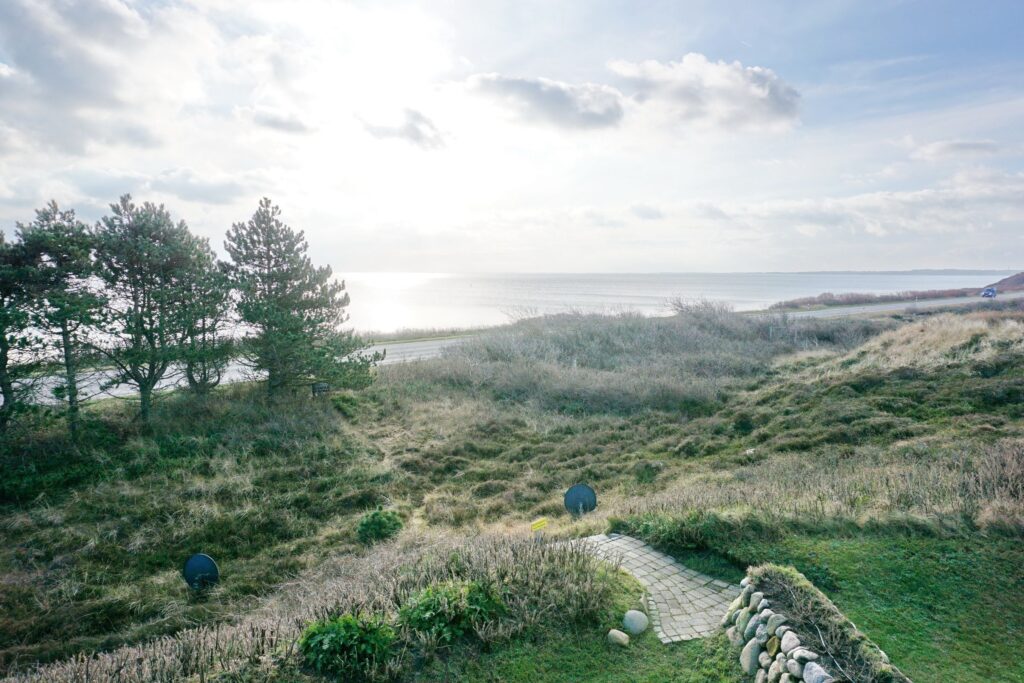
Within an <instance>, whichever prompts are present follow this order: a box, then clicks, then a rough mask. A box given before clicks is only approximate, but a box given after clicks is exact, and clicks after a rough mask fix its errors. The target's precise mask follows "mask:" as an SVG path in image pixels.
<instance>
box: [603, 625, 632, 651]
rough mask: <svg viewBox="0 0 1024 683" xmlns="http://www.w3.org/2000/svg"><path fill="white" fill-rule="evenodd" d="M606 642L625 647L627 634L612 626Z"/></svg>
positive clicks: (627, 638) (627, 643) (627, 639)
mask: <svg viewBox="0 0 1024 683" xmlns="http://www.w3.org/2000/svg"><path fill="white" fill-rule="evenodd" d="M608 642H609V643H610V644H611V645H618V646H620V647H626V646H627V645H629V636H627V635H626V634H625V633H623V632H622V631H620V630H619V629H617V628H613V629H612V630H611V631H608Z"/></svg>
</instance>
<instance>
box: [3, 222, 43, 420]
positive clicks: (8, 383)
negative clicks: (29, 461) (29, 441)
mask: <svg viewBox="0 0 1024 683" xmlns="http://www.w3.org/2000/svg"><path fill="white" fill-rule="evenodd" d="M32 281H33V273H32V268H31V264H30V262H29V259H28V257H27V254H26V251H25V249H24V245H22V244H21V243H20V242H16V243H13V244H11V243H8V242H6V241H5V239H4V236H3V233H0V399H3V404H2V405H0V434H3V433H5V432H6V431H7V429H8V428H9V426H10V424H11V420H12V419H13V418H14V416H15V415H16V414H17V413H19V412H22V411H24V410H26V409H27V408H28V407H29V405H30V401H31V399H32V396H33V393H34V387H33V378H34V377H35V376H36V374H35V371H36V370H37V369H38V368H39V366H40V365H41V364H42V340H41V339H40V337H39V335H38V334H36V333H35V332H34V331H33V329H32V327H31V316H30V310H31V309H30V307H31V303H32V296H31V283H32Z"/></svg>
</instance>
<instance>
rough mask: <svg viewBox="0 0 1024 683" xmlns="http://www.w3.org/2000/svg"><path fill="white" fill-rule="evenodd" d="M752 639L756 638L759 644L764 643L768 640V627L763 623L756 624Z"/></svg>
mask: <svg viewBox="0 0 1024 683" xmlns="http://www.w3.org/2000/svg"><path fill="white" fill-rule="evenodd" d="M754 639H755V640H757V642H758V644H759V645H764V644H765V643H767V642H768V629H767V627H765V625H764V624H758V625H757V629H756V630H755V631H754ZM769 656H770V655H769Z"/></svg>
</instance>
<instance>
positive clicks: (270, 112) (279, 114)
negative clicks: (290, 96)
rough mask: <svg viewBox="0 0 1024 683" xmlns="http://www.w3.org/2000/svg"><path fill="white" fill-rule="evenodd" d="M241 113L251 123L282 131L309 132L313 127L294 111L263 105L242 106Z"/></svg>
mask: <svg viewBox="0 0 1024 683" xmlns="http://www.w3.org/2000/svg"><path fill="white" fill-rule="evenodd" d="M240 112H241V113H243V114H245V115H247V116H249V117H250V118H251V119H252V121H253V123H255V124H256V125H258V126H263V127H264V128H270V129H272V130H277V131H281V132H282V133H309V132H311V131H312V130H313V127H312V126H310V125H309V124H308V123H306V122H305V121H303V120H302V118H301V117H300V116H299V115H298V114H296V113H294V112H288V111H282V110H279V109H274V108H271V107H265V106H255V107H250V108H243V109H241V110H240Z"/></svg>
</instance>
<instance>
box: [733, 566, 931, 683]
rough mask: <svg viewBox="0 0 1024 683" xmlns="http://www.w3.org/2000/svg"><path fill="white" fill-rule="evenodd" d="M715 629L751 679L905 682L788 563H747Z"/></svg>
mask: <svg viewBox="0 0 1024 683" xmlns="http://www.w3.org/2000/svg"><path fill="white" fill-rule="evenodd" d="M740 583H741V585H742V586H743V590H742V592H741V593H740V596H739V597H738V598H736V599H735V600H734V601H733V602H732V604H730V605H729V609H728V611H727V612H726V614H725V616H724V617H723V618H722V623H721V625H722V627H723V628H725V629H726V634H727V635H728V637H729V640H730V642H732V644H733V645H734V646H736V647H737V648H739V650H740V665H741V666H742V667H743V671H744V672H745V673H746V674H747V675H749V676H751V677H753V678H754V681H755V683H796V682H798V681H803V682H805V683H833V682H835V683H839V682H840V681H854V682H855V683H912V681H911V680H910V679H909V678H907V676H906V675H905V674H904V673H903V672H902V671H900V670H899V669H898V668H896V667H895V666H894V665H893V664H892V663H891V662H890V661H889V657H888V656H886V654H885V653H884V652H882V650H881V649H879V648H878V646H877V645H875V644H874V643H873V642H871V639H870V638H868V637H867V636H866V635H865V634H864V633H862V632H861V631H859V630H858V629H857V627H856V626H855V625H854V624H853V623H852V622H850V620H849V619H847V618H846V617H845V616H843V614H842V613H841V612H840V611H839V609H838V608H837V607H836V606H835V605H834V604H833V603H832V601H831V600H829V599H828V597H827V596H825V594H824V593H822V592H821V591H819V590H818V589H817V588H815V587H814V584H812V583H811V582H810V581H808V580H807V578H806V577H805V576H804V575H803V574H801V573H800V572H798V571H796V570H795V569H794V568H792V567H783V566H779V565H775V564H764V565H761V566H759V567H750V568H749V569H748V570H747V576H746V578H745V579H744V580H743V581H741V582H740Z"/></svg>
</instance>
